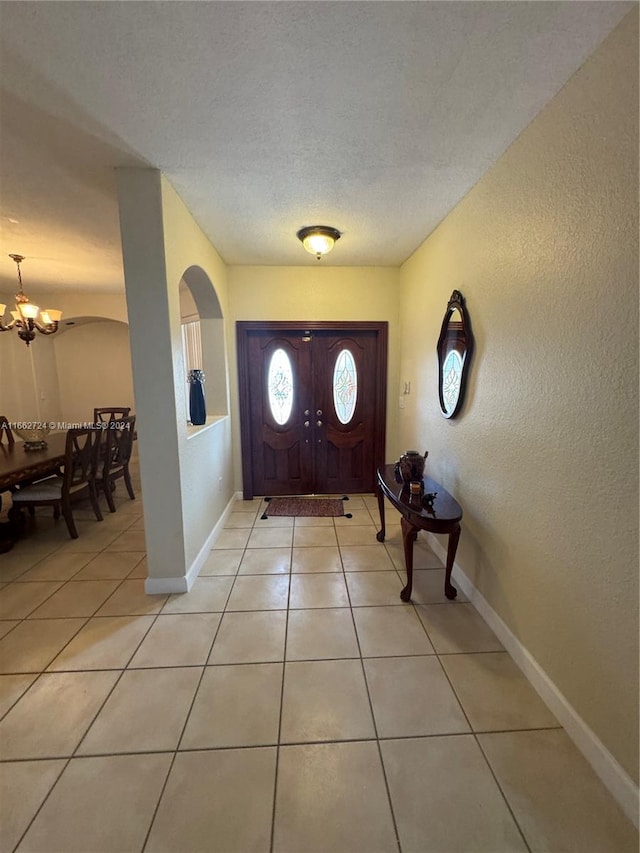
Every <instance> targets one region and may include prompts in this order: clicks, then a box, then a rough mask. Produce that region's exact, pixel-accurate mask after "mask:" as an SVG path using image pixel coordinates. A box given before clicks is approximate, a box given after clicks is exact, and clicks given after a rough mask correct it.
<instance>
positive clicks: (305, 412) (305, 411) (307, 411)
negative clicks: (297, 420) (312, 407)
mask: <svg viewBox="0 0 640 853" xmlns="http://www.w3.org/2000/svg"><path fill="white" fill-rule="evenodd" d="M310 414H311V412H310V411H309V409H305V410H304V416H305V418H308V417H309V415H310Z"/></svg>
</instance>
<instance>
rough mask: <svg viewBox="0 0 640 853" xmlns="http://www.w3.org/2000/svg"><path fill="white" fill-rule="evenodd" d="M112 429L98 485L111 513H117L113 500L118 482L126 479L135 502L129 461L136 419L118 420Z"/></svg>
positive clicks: (131, 417) (107, 438) (107, 441)
mask: <svg viewBox="0 0 640 853" xmlns="http://www.w3.org/2000/svg"><path fill="white" fill-rule="evenodd" d="M109 426H110V428H109V429H107V430H106V433H107V435H106V445H105V448H104V455H103V459H102V469H101V472H100V471H99V472H98V484H99V486H101V487H102V490H103V492H104V494H105V497H106V499H107V504H108V505H109V511H110V512H115V511H116V505H115V503H114V500H113V490H114V489H115V484H116V480H119V479H120V478H123V479H124V483H125V486H126V487H127V492H128V493H129V497H130V498H131V500H132V501H133V500H135V498H136V495H135V492H134V491H133V483H132V482H131V474H130V473H129V460H130V459H131V450H132V447H133V437H134V433H135V426H136V417H135V415H130V416H129V417H124V418H117V419H115V420H113V421H111V423H110V425H109Z"/></svg>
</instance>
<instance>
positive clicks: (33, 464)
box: [0, 432, 67, 491]
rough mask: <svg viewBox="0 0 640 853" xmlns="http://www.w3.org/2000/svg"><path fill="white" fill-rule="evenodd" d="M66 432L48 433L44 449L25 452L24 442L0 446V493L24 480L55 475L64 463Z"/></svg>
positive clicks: (18, 441) (17, 440) (17, 441)
mask: <svg viewBox="0 0 640 853" xmlns="http://www.w3.org/2000/svg"><path fill="white" fill-rule="evenodd" d="M66 440H67V434H66V432H59V433H50V434H49V435H48V436H47V438H46V444H47V446H46V447H43V448H40V449H38V450H25V446H24V442H22V441H20V440H19V439H16V441H14V443H13V444H4V443H3V444H0V491H6V490H7V489H10V488H12V487H13V486H17V485H18V484H19V483H21V482H24V481H25V480H39V479H41V478H42V477H46V476H47V475H49V474H55V472H56V471H57V470H58V468H59V467H60V466H61V465H62V464H63V463H64V455H65V444H66Z"/></svg>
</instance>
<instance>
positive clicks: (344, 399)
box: [333, 349, 358, 424]
mask: <svg viewBox="0 0 640 853" xmlns="http://www.w3.org/2000/svg"><path fill="white" fill-rule="evenodd" d="M357 398H358V372H357V370H356V363H355V360H354V358H353V356H352V354H351V352H350V351H349V350H348V349H343V350H341V351H340V353H339V354H338V357H337V358H336V363H335V367H334V368H333V405H334V407H335V410H336V415H337V416H338V420H339V421H340V423H341V424H348V423H349V421H350V420H351V418H352V417H353V413H354V412H355V410H356V400H357Z"/></svg>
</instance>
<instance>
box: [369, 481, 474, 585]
mask: <svg viewBox="0 0 640 853" xmlns="http://www.w3.org/2000/svg"><path fill="white" fill-rule="evenodd" d="M394 468H395V466H394V465H385V466H384V468H378V478H377V479H378V489H377V491H378V507H379V509H380V524H381V529H380V531H379V532H378V533H377V534H376V539H377V540H378V542H384V536H385V526H384V498H385V496H386V497H387V498H388V499H389V501H390V502H391V503H392V505H393V506H394V507H395V508H396V509H397V510H398V512H399V513H400V514H401V515H402V519H401V521H400V527H401V528H402V542H403V544H404V561H405V566H406V569H407V585H406V586H405V588H404V589H403V590H402V592H401V593H400V598H401V599H402V600H403V601H410V600H411V587H412V585H413V543H414V542H415V540H416V537H417V535H418V531H420V530H428V531H429V532H430V533H448V534H449V547H448V549H447V565H446V571H445V575H444V594H445V595H446V597H447V598H449V599H453V598H455V597H456V595H457V594H458V590H457V589H456V588H455V586H453V584H452V583H451V569H452V568H453V562H454V560H455V558H456V549H457V547H458V540H459V539H460V519H461V518H462V509H461V508H460V504H459V503H458V502H457V501H456V500H455V498H453V497H452V496H451V495H450V494H449V492H447V491H446V490H445V489H443V487H442V486H441V485H440V483H436V481H435V480H432V479H431V478H430V477H424V478H423V481H422V484H423V487H424V495H425V496H432V495H435V497H433V499H432V500H423V499H422V495H417V496H413V497H412V496H411V495H410V492H409V485H408V483H398V482H397V480H396V478H395V473H394Z"/></svg>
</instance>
